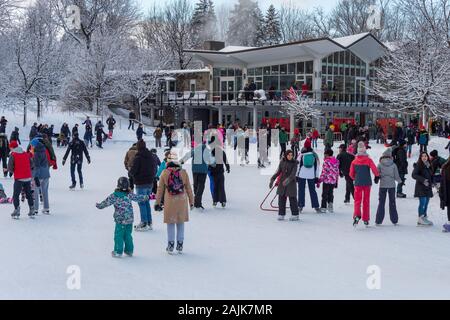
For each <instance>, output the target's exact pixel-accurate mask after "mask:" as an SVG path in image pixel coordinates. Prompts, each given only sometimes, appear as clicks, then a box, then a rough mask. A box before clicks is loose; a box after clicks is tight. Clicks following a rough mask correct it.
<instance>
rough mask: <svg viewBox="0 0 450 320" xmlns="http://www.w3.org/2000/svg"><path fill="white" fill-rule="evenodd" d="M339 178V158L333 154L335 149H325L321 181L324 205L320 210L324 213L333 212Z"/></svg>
mask: <svg viewBox="0 0 450 320" xmlns="http://www.w3.org/2000/svg"><path fill="white" fill-rule="evenodd" d="M338 179H339V160H337V159H336V158H335V157H334V156H333V150H331V149H326V150H325V159H324V161H323V167H322V173H321V175H320V178H319V183H318V184H320V183H322V205H321V208H320V211H321V212H322V213H325V212H327V209H328V212H330V213H332V212H333V199H334V196H333V191H334V188H337V184H338Z"/></svg>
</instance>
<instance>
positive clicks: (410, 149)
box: [406, 144, 412, 153]
mask: <svg viewBox="0 0 450 320" xmlns="http://www.w3.org/2000/svg"><path fill="white" fill-rule="evenodd" d="M406 152H407V153H411V152H412V144H408V145H406Z"/></svg>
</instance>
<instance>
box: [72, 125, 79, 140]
mask: <svg viewBox="0 0 450 320" xmlns="http://www.w3.org/2000/svg"><path fill="white" fill-rule="evenodd" d="M75 134H77V135H78V123H76V124H75V125H74V126H73V128H72V138H73V137H75Z"/></svg>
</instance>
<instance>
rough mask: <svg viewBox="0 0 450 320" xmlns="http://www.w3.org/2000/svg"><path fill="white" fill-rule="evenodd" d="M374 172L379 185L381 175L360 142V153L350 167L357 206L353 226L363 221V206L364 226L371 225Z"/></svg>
mask: <svg viewBox="0 0 450 320" xmlns="http://www.w3.org/2000/svg"><path fill="white" fill-rule="evenodd" d="M370 171H372V173H373V175H374V176H375V183H378V181H379V179H380V174H379V172H378V169H377V166H376V165H375V163H374V162H373V160H372V159H371V158H370V157H369V155H368V154H367V152H366V146H365V144H364V142H363V141H360V142H358V153H357V154H356V157H355V160H353V161H352V164H351V165H350V178H352V180H353V181H354V184H355V206H354V212H353V226H356V225H357V224H358V222H359V220H360V219H361V204H362V220H363V221H364V224H365V225H366V226H367V225H369V220H370V189H371V187H372V178H371V176H370Z"/></svg>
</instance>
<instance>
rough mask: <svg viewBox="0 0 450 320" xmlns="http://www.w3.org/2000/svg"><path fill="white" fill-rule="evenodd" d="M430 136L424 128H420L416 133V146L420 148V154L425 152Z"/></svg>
mask: <svg viewBox="0 0 450 320" xmlns="http://www.w3.org/2000/svg"><path fill="white" fill-rule="evenodd" d="M429 140H430V136H429V135H428V132H427V130H426V129H425V127H424V126H421V127H420V131H419V132H418V133H417V144H418V145H419V146H420V153H422V152H427V146H428V141H429Z"/></svg>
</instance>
